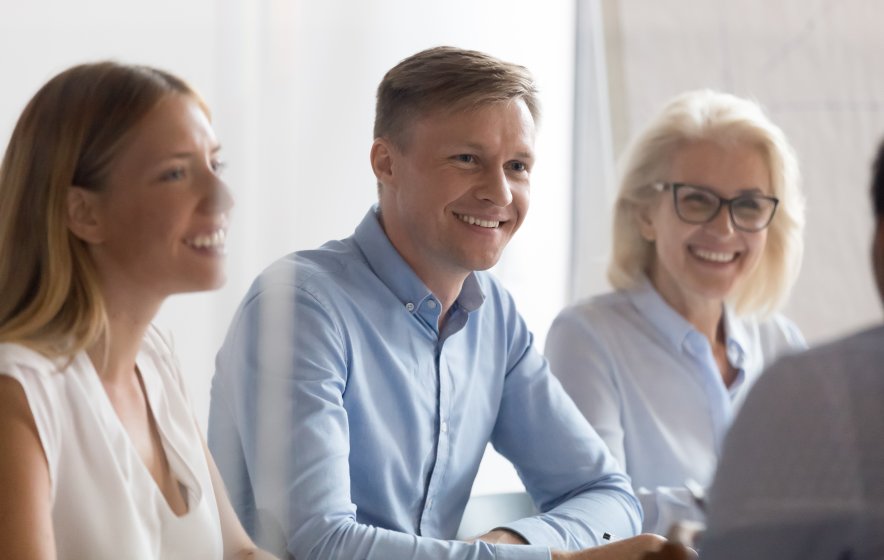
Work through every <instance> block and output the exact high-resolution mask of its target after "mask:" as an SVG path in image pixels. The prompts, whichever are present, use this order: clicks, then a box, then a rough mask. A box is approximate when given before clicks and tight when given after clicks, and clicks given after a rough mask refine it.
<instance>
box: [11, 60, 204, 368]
mask: <svg viewBox="0 0 884 560" xmlns="http://www.w3.org/2000/svg"><path fill="white" fill-rule="evenodd" d="M170 94H185V95H192V96H194V97H195V98H196V99H199V98H198V96H196V94H195V93H194V91H193V90H192V89H191V88H190V86H188V85H187V84H186V83H185V82H184V81H183V80H181V79H179V78H177V77H175V76H173V75H171V74H169V73H167V72H163V71H161V70H157V69H154V68H150V67H145V66H132V65H124V64H118V63H115V62H100V63H95V64H83V65H79V66H74V67H72V68H70V69H68V70H65V71H64V72H62V73H60V74H58V75H57V76H55V77H54V78H52V79H51V80H50V81H49V82H48V83H46V85H44V86H43V87H42V88H41V89H40V90H39V91H38V92H37V94H36V95H34V97H33V98H32V99H31V100H30V102H29V103H28V105H27V106H26V107H25V110H24V112H23V113H22V115H21V117H20V118H19V120H18V122H17V124H16V126H15V129H14V130H13V132H12V137H11V138H10V140H9V146H8V147H7V149H6V154H5V156H4V158H3V162H2V164H0V342H17V343H20V344H24V345H26V346H28V347H30V348H33V349H34V350H37V351H39V352H42V353H44V354H46V355H48V356H71V355H73V354H74V353H76V352H78V351H80V350H82V349H85V348H87V347H89V346H91V345H92V344H94V343H95V342H97V341H98V340H99V339H100V338H101V337H102V336H103V335H104V334H105V333H106V328H107V327H106V325H107V318H106V314H105V309H104V303H103V300H102V296H101V292H100V289H99V285H98V281H97V276H96V272H95V268H94V265H93V263H92V261H91V259H90V257H89V253H88V251H87V248H86V246H85V244H84V242H83V241H81V240H80V239H79V238H77V237H76V236H74V235H73V234H72V233H71V232H70V231H69V229H68V226H67V193H68V188H69V187H70V186H78V187H82V188H86V189H90V190H96V191H98V190H101V189H102V188H103V186H104V181H105V178H106V174H107V171H108V168H109V166H110V164H111V163H112V162H113V161H114V159H115V158H116V156H117V154H118V153H119V150H120V146H121V145H122V144H123V143H124V142H125V140H126V138H127V135H128V134H129V133H130V132H131V131H132V129H133V128H135V126H136V125H137V124H138V123H139V122H140V121H141V119H142V118H143V117H144V116H145V115H146V114H147V113H148V112H149V111H150V110H151V109H152V108H153V107H154V106H155V105H156V104H157V103H158V102H159V101H160V100H161V99H162V98H164V97H165V96H168V95H170ZM200 103H201V102H200ZM201 105H202V103H201Z"/></svg>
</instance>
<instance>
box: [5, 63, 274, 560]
mask: <svg viewBox="0 0 884 560" xmlns="http://www.w3.org/2000/svg"><path fill="white" fill-rule="evenodd" d="M218 149H219V145H218V142H217V140H216V138H215V134H214V132H213V130H212V127H211V124H210V121H209V113H208V110H207V108H206V106H205V104H204V103H203V101H202V100H201V99H200V98H199V96H198V95H197V94H196V93H195V92H194V91H193V90H192V89H191V88H190V87H189V86H188V85H187V84H186V83H184V82H183V81H182V80H180V79H179V78H177V77H175V76H172V75H171V74H168V73H166V72H163V71H160V70H157V69H153V68H149V67H144V66H128V65H122V64H117V63H110V62H107V63H97V64H86V65H80V66H75V67H73V68H70V69H68V70H66V71H64V72H62V73H60V74H59V75H57V76H55V77H54V78H52V79H51V80H50V81H49V82H48V83H47V84H46V85H44V86H43V87H42V88H41V89H40V91H38V92H37V94H36V95H35V96H34V97H33V98H32V99H31V101H30V102H29V103H28V105H27V107H26V108H25V110H24V112H23V114H22V115H21V117H20V118H19V120H18V123H17V125H16V127H15V129H14V131H13V133H12V137H11V139H10V141H9V146H8V148H7V150H6V155H5V157H4V159H3V163H2V168H0V294H2V297H0V481H2V482H0V503H2V504H3V513H2V514H0V542H2V543H3V545H2V546H3V549H4V553H5V554H8V555H10V557H15V558H41V559H42V558H72V559H79V558H128V559H159V558H163V559H167V558H188V559H192V558H221V557H227V558H240V557H242V558H245V557H254V555H256V554H257V555H261V554H262V553H261V552H260V551H258V550H256V548H255V547H254V545H253V544H252V542H251V540H250V539H249V537H248V536H247V535H246V533H245V532H244V531H243V529H242V527H241V526H240V524H239V521H238V520H237V518H236V515H235V514H234V513H233V509H232V508H231V507H230V504H229V501H228V499H227V496H226V493H225V491H224V488H223V485H222V484H221V481H220V477H219V476H218V474H217V470H216V469H215V466H214V463H213V461H212V458H211V456H210V455H209V453H208V451H207V449H206V446H205V444H204V443H203V438H202V435H201V432H200V430H199V427H198V426H197V423H196V421H195V420H194V418H193V415H192V413H191V411H190V403H189V401H188V398H187V395H186V392H185V389H184V383H183V380H182V378H181V374H180V372H179V371H178V365H177V361H176V360H175V357H174V355H173V354H172V351H171V349H170V347H169V344H168V342H167V339H166V338H165V337H164V336H163V335H162V334H161V333H160V332H159V331H158V330H157V329H156V328H155V327H153V326H152V325H151V321H152V319H153V317H154V315H155V314H156V313H157V311H158V309H159V307H160V305H161V304H162V302H163V300H164V299H165V298H166V297H167V296H169V295H171V294H175V293H180V292H189V291H197V290H208V289H213V288H216V287H218V286H219V285H220V284H221V283H222V282H223V278H224V276H223V261H224V258H223V257H224V236H225V231H226V228H227V218H228V212H229V210H230V208H231V206H232V200H231V197H230V193H229V192H228V190H227V187H226V186H225V185H224V183H223V182H222V181H221V179H220V178H219V176H218V172H219V166H220V162H219V160H218Z"/></svg>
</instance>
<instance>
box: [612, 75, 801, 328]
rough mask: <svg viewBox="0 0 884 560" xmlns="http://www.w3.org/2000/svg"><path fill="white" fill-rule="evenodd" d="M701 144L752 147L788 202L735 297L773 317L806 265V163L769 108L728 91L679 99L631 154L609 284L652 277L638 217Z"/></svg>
mask: <svg viewBox="0 0 884 560" xmlns="http://www.w3.org/2000/svg"><path fill="white" fill-rule="evenodd" d="M700 141H711V142H715V143H717V144H719V145H722V146H724V147H727V146H729V145H731V146H732V145H735V144H737V145H746V146H752V147H755V148H757V149H759V150H760V152H761V153H762V154H763V156H764V158H765V160H766V162H767V166H768V169H769V170H770V183H771V187H772V189H773V196H775V197H777V198H778V199H779V200H780V203H779V206H778V207H777V211H776V215H775V216H774V218H773V220H772V221H771V223H770V225H769V226H768V233H767V243H766V245H765V248H764V253H763V254H762V256H761V259H760V262H759V263H758V265H757V266H756V267H755V269H754V270H753V271H752V272H751V273H750V274H749V275H748V276H747V277H746V278H744V279H743V281H742V282H740V283H739V284H738V285H736V286H735V288H734V292H733V293H732V294H731V297H730V298H729V304H731V305H732V306H733V307H734V309H735V311H736V312H737V313H738V314H757V315H760V316H764V315H767V314H769V313H771V312H773V311H775V310H777V309H778V308H779V307H780V306H781V305H782V304H783V303H784V301H785V299H786V297H787V296H788V293H789V290H790V289H791V287H792V285H793V284H794V282H795V279H796V278H797V276H798V271H799V269H800V267H801V259H802V255H803V250H804V242H803V238H802V232H803V229H804V197H803V195H802V193H801V187H800V177H799V171H798V162H797V158H796V156H795V151H794V150H793V148H792V146H791V145H790V144H789V142H788V140H787V139H786V136H785V134H783V131H782V130H780V128H779V127H777V126H776V125H775V124H773V122H771V120H770V119H769V118H768V117H767V116H766V115H765V114H764V112H763V111H762V109H761V107H759V106H758V105H757V104H756V103H754V102H752V101H749V100H747V99H742V98H740V97H736V96H734V95H730V94H726V93H720V92H716V91H711V90H698V91H689V92H686V93H683V94H681V95H679V96H677V97H676V98H674V99H673V100H671V101H670V102H669V103H668V104H667V105H666V106H665V107H664V108H663V110H662V111H661V112H660V114H659V115H658V116H657V117H656V118H655V119H654V120H653V121H652V122H651V123H650V125H648V127H647V128H646V129H645V130H644V131H643V132H642V133H641V134H640V135H639V136H638V137H637V138H636V139H635V140H634V141H633V143H632V144H631V146H630V147H629V148H628V149H627V152H626V153H625V155H624V158H623V160H622V164H621V169H620V186H619V192H618V195H617V200H616V202H615V205H614V224H613V251H612V256H611V263H610V265H609V267H608V280H609V281H610V282H611V285H612V286H614V288H616V289H630V288H633V287H635V286H637V285H638V284H640V283H641V282H642V280H643V278H644V277H645V276H646V275H647V273H648V267H649V266H650V264H651V261H652V259H653V258H654V245H653V243H652V242H650V241H647V240H646V239H645V238H644V237H642V235H641V233H640V231H639V225H638V220H637V217H638V213H639V212H640V211H641V210H643V209H645V208H647V207H648V206H649V205H650V204H652V203H653V201H654V200H655V199H656V197H657V196H660V193H659V192H657V191H655V190H654V189H653V188H652V186H651V185H652V184H653V183H655V182H658V181H665V180H666V179H667V175H668V173H669V170H670V166H671V163H672V161H673V159H674V157H675V154H676V153H677V152H678V151H679V150H680V149H681V148H682V147H684V146H686V145H688V144H692V143H694V142H700Z"/></svg>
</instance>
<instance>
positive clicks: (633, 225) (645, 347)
mask: <svg viewBox="0 0 884 560" xmlns="http://www.w3.org/2000/svg"><path fill="white" fill-rule="evenodd" d="M803 223H804V199H803V197H802V194H801V192H800V189H799V176H798V168H797V163H796V158H795V156H794V153H793V150H792V148H791V146H790V145H789V143H788V142H787V140H786V138H785V136H784V134H783V133H782V131H781V130H780V129H779V128H778V127H776V126H775V125H774V124H773V123H772V122H771V121H770V120H769V119H768V117H767V116H765V115H764V113H763V112H762V110H761V109H760V107H759V106H758V105H756V104H755V103H753V102H751V101H748V100H745V99H741V98H739V97H735V96H733V95H729V94H724V93H718V92H714V91H710V90H701V91H691V92H687V93H684V94H681V95H679V96H677V97H676V98H674V99H673V100H671V101H670V102H669V103H668V104H667V105H666V106H665V108H664V109H663V110H662V112H661V113H660V114H659V115H658V116H657V117H656V118H655V119H654V120H653V121H652V122H651V123H650V124H649V125H648V127H647V128H646V129H645V130H644V131H643V132H642V133H641V134H640V135H639V136H638V138H637V139H636V140H635V141H634V143H633V144H632V146H631V147H630V149H629V151H628V152H627V154H626V156H625V159H624V164H623V167H622V170H621V179H620V189H619V193H618V196H617V200H616V204H615V210H614V226H613V254H612V258H611V263H610V266H609V269H608V278H609V280H610V282H611V284H612V285H613V286H614V288H615V289H616V291H614V292H612V293H609V294H605V295H601V296H598V297H594V298H591V299H589V300H587V301H583V302H580V303H577V304H576V305H573V306H571V307H569V308H566V309H565V310H563V311H562V312H561V313H560V314H559V316H558V317H557V318H556V319H555V321H554V322H553V325H552V327H551V328H550V331H549V334H548V337H547V343H546V349H545V352H546V355H547V357H548V359H549V361H550V368H551V369H552V371H553V373H554V374H555V375H556V376H557V377H558V378H559V379H560V380H561V381H562V384H563V385H564V387H565V389H566V390H567V391H568V393H569V394H570V395H571V397H572V398H573V399H574V401H575V402H576V403H577V406H578V407H579V408H580V410H581V411H582V412H583V414H584V415H585V416H586V417H587V418H588V419H589V421H590V423H591V424H592V425H593V427H595V429H596V430H597V431H598V433H599V435H600V436H601V437H602V439H604V440H605V443H607V444H608V447H609V448H610V449H611V451H612V452H613V454H614V456H615V457H616V458H617V459H618V460H619V461H620V463H621V465H622V466H623V467H624V468H625V470H626V472H627V473H628V474H629V475H630V477H631V478H632V485H633V487H634V489H635V491H636V493H637V495H638V496H639V499H640V500H641V502H642V507H643V509H644V514H645V516H644V530H646V531H652V532H656V533H660V534H666V533H667V532H668V530H669V529H670V527H671V525H672V524H673V523H674V522H676V521H680V520H694V521H698V520H699V521H702V519H703V516H702V512H701V511H700V508H698V507H697V506H696V504H695V502H694V494H695V493H696V487H697V486H699V487H702V488H705V487H706V486H707V485H708V484H709V483H710V482H711V478H712V474H713V472H714V470H715V465H716V462H717V458H718V456H719V452H720V449H721V444H722V439H723V438H724V435H725V433H726V430H727V428H728V425H729V424H730V422H731V418H732V416H733V414H734V411H735V410H736V409H737V408H738V407H739V405H740V402H741V400H742V398H743V397H744V395H745V393H746V391H747V389H748V388H749V387H750V386H751V385H752V384H753V383H754V382H755V380H756V378H757V377H758V376H759V374H760V373H761V371H762V369H763V368H764V367H765V366H766V365H768V364H770V363H771V362H772V361H773V360H774V359H775V358H776V357H777V356H780V355H782V354H783V353H787V352H790V351H794V350H797V349H803V348H804V347H805V343H804V339H803V337H802V336H801V334H800V333H799V331H798V329H797V328H796V327H795V326H794V325H793V324H792V323H791V322H789V321H788V320H787V319H785V318H784V317H782V316H781V315H779V314H776V313H775V311H776V309H777V308H778V307H779V306H780V305H781V303H782V302H783V300H784V299H785V298H786V296H787V295H788V293H789V290H790V288H791V286H792V284H793V282H794V280H795V278H796V276H797V273H798V270H799V267H800V262H801V256H802V248H803V242H802V237H801V236H802V229H803ZM686 485H687V487H686Z"/></svg>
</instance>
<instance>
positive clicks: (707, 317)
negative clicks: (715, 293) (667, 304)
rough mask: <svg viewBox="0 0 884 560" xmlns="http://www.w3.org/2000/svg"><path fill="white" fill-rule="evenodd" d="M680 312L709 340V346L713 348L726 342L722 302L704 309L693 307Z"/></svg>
mask: <svg viewBox="0 0 884 560" xmlns="http://www.w3.org/2000/svg"><path fill="white" fill-rule="evenodd" d="M678 311H679V313H681V315H682V316H683V317H684V318H685V319H687V320H688V322H690V323H691V324H692V325H694V327H695V328H696V329H697V330H698V331H700V333H701V334H703V335H704V336H706V338H707V339H709V344H711V345H712V346H713V347H714V346H715V345H716V344H719V343H722V342H724V325H723V322H724V321H723V319H724V313H723V311H722V304H721V303H720V302H716V303H715V304H714V305H711V306H705V307H703V308H696V307H692V308H688V309H684V310H678Z"/></svg>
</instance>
